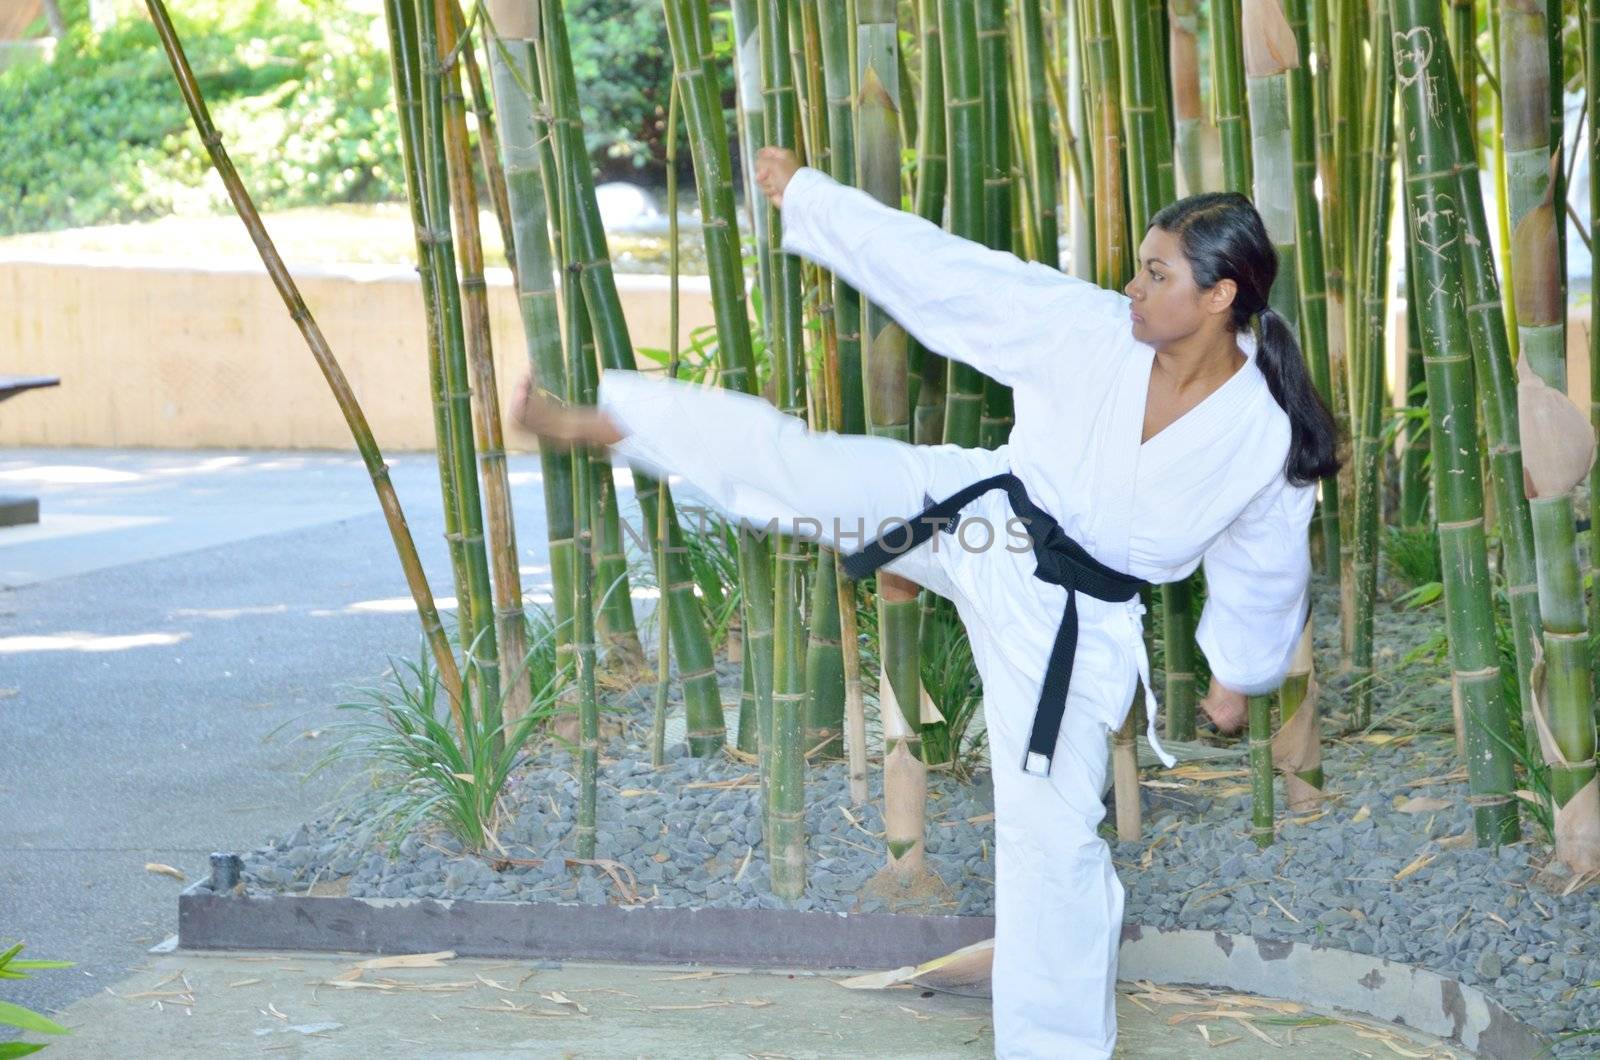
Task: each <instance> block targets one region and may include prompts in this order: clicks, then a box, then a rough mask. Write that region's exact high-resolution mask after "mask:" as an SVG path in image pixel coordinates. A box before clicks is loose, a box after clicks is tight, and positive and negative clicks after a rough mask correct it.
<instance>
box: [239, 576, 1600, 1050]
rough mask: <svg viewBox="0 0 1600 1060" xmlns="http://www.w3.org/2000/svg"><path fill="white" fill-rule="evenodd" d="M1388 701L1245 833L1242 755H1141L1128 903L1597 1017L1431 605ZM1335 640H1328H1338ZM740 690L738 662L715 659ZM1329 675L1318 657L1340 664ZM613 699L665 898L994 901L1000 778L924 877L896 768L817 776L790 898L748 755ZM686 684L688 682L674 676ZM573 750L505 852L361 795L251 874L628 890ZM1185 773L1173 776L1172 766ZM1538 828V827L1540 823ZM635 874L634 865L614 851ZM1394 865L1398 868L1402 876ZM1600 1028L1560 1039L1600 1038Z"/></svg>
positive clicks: (474, 887) (1398, 640) (498, 889)
mask: <svg viewBox="0 0 1600 1060" xmlns="http://www.w3.org/2000/svg"><path fill="white" fill-rule="evenodd" d="M1319 596H1320V600H1319V604H1318V628H1319V630H1320V631H1322V632H1321V633H1320V635H1319V636H1318V645H1317V646H1318V657H1319V663H1320V664H1322V665H1324V666H1331V663H1332V662H1333V661H1334V656H1335V655H1336V649H1337V644H1336V639H1337V636H1338V632H1337V630H1338V627H1337V624H1336V620H1335V619H1334V617H1333V614H1332V612H1331V611H1330V610H1329V608H1330V607H1331V606H1332V602H1331V601H1330V600H1329V597H1330V596H1331V594H1330V593H1328V592H1322V593H1320V594H1319ZM1379 618H1380V621H1379V630H1378V636H1379V641H1380V645H1381V647H1380V658H1379V670H1380V672H1383V673H1385V674H1386V678H1385V682H1384V684H1383V686H1382V687H1381V688H1380V691H1379V694H1378V704H1377V708H1376V712H1377V715H1378V717H1379V718H1380V719H1381V718H1383V717H1384V716H1385V714H1386V713H1388V714H1390V715H1391V716H1399V715H1403V716H1404V717H1405V718H1406V719H1408V720H1409V721H1410V722H1411V723H1412V725H1413V726H1416V727H1414V728H1411V729H1410V730H1409V731H1408V730H1406V729H1400V728H1399V727H1398V726H1395V727H1391V728H1390V729H1389V730H1388V731H1384V732H1374V733H1369V734H1353V735H1350V736H1348V737H1338V736H1336V735H1335V733H1336V732H1337V729H1338V724H1337V722H1336V721H1334V720H1333V715H1334V714H1336V713H1337V712H1338V710H1339V708H1340V706H1341V705H1342V702H1343V690H1342V688H1341V687H1340V683H1339V681H1338V680H1337V679H1333V680H1329V681H1328V682H1327V684H1328V687H1327V688H1326V689H1325V694H1324V697H1323V708H1324V715H1325V718H1327V719H1328V720H1326V721H1325V725H1324V732H1325V737H1324V738H1325V743H1324V764H1325V767H1326V770H1327V774H1328V778H1329V784H1328V794H1329V796H1330V798H1329V799H1328V800H1327V802H1326V803H1325V804H1324V806H1323V808H1322V809H1321V810H1320V811H1317V812H1313V813H1306V814H1294V813H1290V812H1288V811H1287V810H1286V809H1284V807H1283V802H1282V800H1283V794H1282V786H1281V783H1280V785H1279V788H1278V799H1279V802H1278V806H1279V814H1278V820H1279V834H1278V839H1277V842H1276V843H1275V844H1274V845H1272V846H1270V847H1268V848H1266V849H1264V850H1263V849H1259V848H1257V847H1256V845H1255V844H1254V842H1253V841H1252V840H1251V838H1250V820H1249V818H1250V796H1249V792H1248V787H1247V784H1248V778H1247V777H1246V776H1244V774H1243V772H1242V771H1243V769H1244V762H1243V759H1242V758H1234V759H1222V760H1220V761H1219V760H1209V761H1204V762H1195V763H1192V764H1190V765H1188V766H1186V767H1180V769H1179V770H1178V771H1177V772H1176V773H1175V774H1164V773H1163V772H1162V771H1160V770H1155V771H1148V770H1147V771H1146V772H1145V779H1146V780H1147V781H1151V780H1154V781H1157V782H1159V783H1160V784H1161V785H1162V786H1159V787H1148V786H1147V787H1145V788H1144V789H1143V799H1144V805H1145V818H1144V820H1145V825H1144V835H1143V837H1142V838H1141V839H1140V840H1139V841H1137V842H1129V843H1122V842H1118V841H1117V840H1116V838H1115V835H1114V832H1113V830H1112V829H1111V827H1110V822H1111V821H1112V820H1113V818H1112V817H1110V816H1109V815H1108V817H1107V824H1106V825H1105V826H1103V829H1104V832H1105V834H1106V836H1107V839H1108V841H1109V842H1110V843H1111V849H1112V854H1113V857H1114V858H1115V860H1116V864H1117V870H1118V873H1119V875H1120V876H1121V879H1122V881H1123V884H1124V886H1125V888H1126V892H1127V893H1126V915H1127V918H1128V919H1129V920H1131V921H1136V922H1138V923H1141V924H1145V925H1149V926H1154V927H1162V928H1174V927H1187V928H1197V929H1202V930H1216V931H1226V932H1235V933H1242V934H1249V935H1255V936H1258V937H1265V938H1280V939H1293V940H1297V941H1305V942H1313V943H1319V944H1322V945H1327V946H1330V947H1336V948H1340V949H1347V950H1352V951H1355V952H1357V953H1366V954H1373V955H1377V956H1381V957H1386V958H1389V959H1391V960H1396V961H1403V962H1406V963H1410V964H1417V965H1421V966H1424V967H1427V968H1430V969H1432V970H1434V971H1436V972H1439V973H1441V974H1443V975H1446V976H1449V977H1451V978H1455V979H1458V980H1460V981H1462V982H1464V983H1467V984H1470V985H1472V986H1475V987H1478V988H1480V989H1482V990H1484V991H1485V992H1487V993H1488V994H1490V995H1491V996H1493V997H1495V998H1496V999H1498V1000H1499V1001H1501V1002H1502V1003H1503V1004H1505V1005H1506V1006H1507V1008H1509V1009H1510V1010H1511V1011H1512V1012H1513V1013H1514V1014H1515V1015H1517V1016H1518V1017H1519V1018H1521V1019H1523V1020H1525V1021H1526V1022H1527V1023H1529V1024H1530V1025H1531V1026H1533V1027H1535V1028H1536V1029H1538V1030H1539V1031H1541V1032H1544V1033H1546V1034H1558V1033H1561V1032H1566V1031H1573V1030H1578V1029H1583V1028H1590V1027H1600V893H1597V892H1600V888H1597V887H1594V886H1590V887H1586V888H1582V889H1579V890H1577V891H1575V892H1574V893H1570V894H1566V895H1563V894H1562V893H1561V891H1562V890H1563V889H1564V888H1563V881H1562V879H1561V877H1560V875H1559V872H1557V871H1554V870H1553V867H1552V866H1551V865H1550V864H1549V861H1550V857H1549V848H1548V847H1547V846H1546V845H1544V843H1543V842H1542V840H1541V839H1537V838H1534V839H1528V840H1525V841H1524V842H1522V843H1518V844H1515V845H1511V846H1503V847H1499V848H1479V847H1477V846H1475V845H1473V842H1472V834H1471V833H1472V827H1471V817H1470V813H1469V811H1468V808H1467V805H1466V794H1467V792H1466V784H1465V775H1464V773H1463V772H1462V771H1461V769H1460V766H1459V759H1458V758H1457V756H1456V751H1455V744H1454V739H1453V737H1452V736H1451V735H1450V734H1449V732H1448V730H1447V729H1445V731H1434V730H1437V729H1439V728H1443V727H1445V726H1447V725H1448V719H1449V714H1448V711H1449V686H1448V680H1447V678H1446V677H1445V676H1444V671H1443V669H1442V667H1441V666H1440V665H1439V664H1438V663H1437V662H1434V661H1429V660H1423V661H1422V662H1419V663H1415V664H1412V665H1401V658H1402V657H1403V656H1404V655H1405V653H1406V652H1408V651H1409V650H1410V649H1412V648H1413V647H1415V646H1416V645H1417V644H1418V643H1420V642H1421V641H1422V640H1424V639H1426V637H1427V636H1428V635H1429V633H1430V632H1431V631H1432V630H1433V629H1434V628H1437V623H1438V622H1439V621H1441V620H1442V614H1441V613H1440V612H1438V611H1437V610H1432V611H1423V612H1418V613H1408V612H1392V611H1388V610H1385V611H1383V612H1381V613H1380V616H1379ZM1330 638H1331V639H1330ZM718 670H719V676H720V683H722V684H723V686H724V688H725V689H727V693H728V694H727V695H726V696H725V700H726V701H727V702H730V703H731V702H736V699H737V689H738V671H737V667H736V666H730V665H728V664H726V663H723V664H721V665H720V666H719V667H718ZM1325 672H1326V671H1325ZM637 692H640V693H643V695H639V694H634V693H630V694H628V695H626V696H624V697H619V698H617V699H616V702H617V703H618V704H620V705H623V706H624V707H625V708H626V709H625V713H624V716H623V725H622V729H623V733H622V734H621V735H618V736H614V737H613V738H612V739H611V740H610V741H609V743H608V746H607V749H606V751H605V752H604V753H603V755H602V763H601V776H600V792H599V806H598V813H597V820H598V821H599V836H598V843H597V854H598V856H599V857H601V858H608V859H614V861H615V862H618V863H620V864H621V865H622V866H626V870H627V872H625V873H622V875H623V876H624V878H626V876H627V875H628V873H631V877H632V878H631V880H630V881H629V884H630V885H631V886H632V887H634V888H636V892H637V894H638V895H639V896H641V897H642V898H643V899H644V900H646V901H649V902H651V903H653V904H658V905H664V906H734V907H766V908H795V909H820V910H835V911H852V912H862V911H885V910H892V911H902V912H919V913H951V914H962V915H986V914H989V913H990V912H991V911H992V908H993V896H994V895H993V861H992V858H993V830H992V811H993V795H992V788H991V786H990V783H989V779H988V775H987V773H986V772H984V771H980V772H979V773H978V774H977V775H976V776H974V777H972V778H970V779H967V780H960V779H957V778H956V777H954V776H952V775H951V774H949V773H946V772H940V771H932V772H930V774H929V778H928V784H929V793H930V807H929V824H928V829H927V845H928V865H929V867H930V869H932V871H933V873H935V874H936V875H937V877H938V880H937V881H934V882H933V883H932V885H931V886H930V887H927V888H923V889H922V890H921V891H920V892H919V894H918V895H916V896H914V897H912V896H907V895H888V894H884V893H881V892H880V891H879V889H878V888H875V887H874V886H872V884H871V881H872V879H873V877H874V875H875V874H876V873H877V872H878V870H879V869H880V868H882V866H883V863H884V860H885V856H886V855H885V851H884V848H883V842H882V830H883V821H882V814H881V809H880V802H881V799H880V796H881V776H880V774H879V773H878V771H877V769H876V763H874V769H873V770H872V771H871V772H870V776H871V793H872V800H871V801H870V802H869V803H867V804H866V805H864V806H862V807H859V808H857V807H852V806H851V804H850V799H849V793H848V783H847V777H846V770H845V766H844V764H843V763H839V762H829V763H812V764H811V765H810V766H809V767H808V770H807V773H806V785H807V802H808V808H807V812H806V826H807V830H808V853H809V862H808V884H807V890H806V893H805V895H804V896H803V897H801V898H800V899H798V900H797V901H795V902H793V903H787V902H784V901H782V900H780V899H777V898H775V897H774V896H773V895H771V894H770V893H768V890H767V863H766V856H765V851H764V847H763V844H762V841H761V825H760V817H759V814H758V812H757V810H758V805H759V791H758V787H757V784H756V783H755V781H756V773H755V769H754V767H753V766H750V765H747V764H745V763H742V762H740V761H737V760H736V759H734V758H733V757H729V756H720V757H715V758H709V759H696V758H691V757H689V756H688V755H687V754H686V753H685V749H684V747H683V745H682V744H681V743H680V744H678V745H676V746H669V751H668V758H669V761H668V762H667V763H666V765H664V766H663V767H662V768H661V769H659V770H655V769H652V767H651V766H650V763H649V761H648V757H647V755H646V754H645V752H644V751H643V748H644V747H645V746H646V735H647V733H648V710H647V708H646V706H645V704H646V703H647V702H648V694H649V689H648V687H644V688H641V689H639V690H637ZM673 698H674V699H676V695H675V694H674V697H673ZM573 769H574V766H573V763H572V762H571V760H570V757H569V756H568V755H567V754H566V752H564V751H562V750H560V749H558V748H555V747H553V746H547V747H545V748H543V749H541V750H539V751H538V752H537V753H535V754H534V755H533V756H532V757H531V759H530V761H529V763H528V765H527V767H526V768H525V769H524V770H523V771H522V772H521V773H520V774H519V775H518V776H517V777H516V778H514V781H513V784H512V785H511V787H510V788H509V790H508V795H507V807H508V812H507V819H506V821H505V823H504V826H503V827H502V829H501V831H500V835H499V838H500V841H501V843H502V844H503V846H504V848H505V854H506V856H507V858H509V863H507V861H506V860H505V859H502V860H501V861H500V863H499V866H498V871H497V866H496V864H495V863H494V862H493V861H491V860H486V859H485V858H482V857H478V856H474V855H469V854H465V853H463V852H462V851H461V849H460V846H459V844H457V843H456V842H455V841H454V840H452V839H451V838H450V837H448V836H446V835H444V834H443V833H442V832H441V831H439V830H437V829H431V828H430V829H424V830H422V831H419V832H416V833H414V834H412V835H409V836H407V837H406V838H404V839H403V840H401V841H400V842H399V844H398V848H397V849H396V848H393V847H392V846H391V844H389V843H387V842H380V841H378V840H377V839H375V838H374V837H372V836H371V835H369V834H367V830H366V829H365V828H364V827H363V825H362V820H363V815H362V805H363V803H362V799H360V798H357V799H355V800H348V801H347V802H346V803H345V804H344V807H343V808H342V810H341V811H340V812H335V813H331V814H329V815H328V816H326V817H323V818H319V819H318V820H316V821H312V822H308V823H307V824H304V825H301V826H300V827H298V828H296V829H294V830H293V831H292V832H290V833H288V834H284V835H281V836H277V837H273V838H272V839H271V840H270V841H269V842H268V843H266V844H264V845H263V846H261V847H259V848H257V849H256V850H254V851H252V852H250V853H248V854H246V855H244V865H245V881H246V886H247V887H248V888H249V889H251V890H253V891H258V892H271V893H306V892H307V891H308V890H311V889H313V888H314V887H315V888H316V889H315V892H314V893H328V888H329V886H330V884H331V885H333V886H334V887H335V888H336V890H337V891H338V892H341V893H348V894H349V895H351V896H369V897H388V898H402V897H440V898H444V897H448V898H473V899H493V900H516V901H555V902H587V903H600V902H607V901H620V900H622V896H623V893H624V889H623V887H621V886H619V885H618V883H617V882H616V881H615V880H613V878H612V877H611V876H610V875H609V874H608V873H606V872H604V871H601V870H598V869H597V868H595V867H593V866H582V865H569V864H568V863H567V861H566V858H567V857H569V856H570V855H571V853H572V840H571V830H572V825H573V816H574V814H575V812H576V804H577V780H576V775H575V772H574V771H573ZM1174 784H1177V785H1182V787H1173V786H1172V785H1174ZM1525 827H1526V831H1527V832H1528V833H1529V834H1530V835H1533V833H1534V832H1535V831H1536V829H1535V827H1534V825H1533V824H1532V822H1531V821H1525ZM619 871H621V870H619ZM1397 877H1398V879H1397ZM1597 1046H1600V1037H1587V1038H1583V1039H1578V1040H1574V1041H1572V1042H1568V1043H1566V1044H1565V1045H1559V1046H1557V1047H1556V1049H1555V1052H1554V1055H1556V1056H1586V1055H1595V1050H1596V1048H1597Z"/></svg>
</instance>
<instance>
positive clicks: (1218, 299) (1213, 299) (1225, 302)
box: [1206, 277, 1239, 313]
mask: <svg viewBox="0 0 1600 1060" xmlns="http://www.w3.org/2000/svg"><path fill="white" fill-rule="evenodd" d="M1238 293H1239V285H1238V284H1237V283H1235V282H1234V281H1233V280H1230V279H1228V278H1226V277H1224V278H1223V279H1220V280H1218V281H1217V282H1216V283H1214V284H1212V285H1211V290H1209V291H1207V292H1206V312H1208V313H1226V312H1228V311H1229V310H1230V309H1232V308H1233V300H1234V298H1235V297H1236V296H1237V295H1238Z"/></svg>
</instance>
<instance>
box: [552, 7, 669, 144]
mask: <svg viewBox="0 0 1600 1060" xmlns="http://www.w3.org/2000/svg"><path fill="white" fill-rule="evenodd" d="M566 13H567V27H568V35H569V37H570V39H571V42H572V68H573V73H574V74H575V75H576V77H577V79H578V98H579V99H580V100H582V107H583V139H584V145H585V146H586V147H587V148H588V149H589V152H590V153H591V154H592V155H593V156H594V157H595V159H596V160H597V161H599V160H604V159H607V158H610V159H615V160H617V162H618V163H620V164H621V168H623V170H624V172H627V171H631V170H637V169H643V168H646V167H649V168H652V169H656V168H659V167H660V166H661V165H662V164H663V163H664V162H665V160H666V157H667V146H666V139H665V137H666V124H667V95H668V93H669V92H670V91H671V88H672V53H671V50H670V49H669V48H668V46H667V24H666V20H665V19H664V18H662V16H661V3H660V0H570V2H569V3H568V4H567V5H566Z"/></svg>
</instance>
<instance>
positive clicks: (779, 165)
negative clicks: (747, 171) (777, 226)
mask: <svg viewBox="0 0 1600 1060" xmlns="http://www.w3.org/2000/svg"><path fill="white" fill-rule="evenodd" d="M799 168H800V159H799V157H798V156H797V155H796V154H795V153H794V152H793V151H791V150H789V149H788V148H787V147H763V148H762V149H761V150H759V151H757V152H756V185H757V186H758V187H760V189H761V193H762V194H763V195H765V196H766V197H767V198H768V199H771V200H772V205H774V206H780V207H781V206H782V205H783V189H784V188H787V187H788V186H789V178H790V177H792V176H794V174H795V170H797V169H799Z"/></svg>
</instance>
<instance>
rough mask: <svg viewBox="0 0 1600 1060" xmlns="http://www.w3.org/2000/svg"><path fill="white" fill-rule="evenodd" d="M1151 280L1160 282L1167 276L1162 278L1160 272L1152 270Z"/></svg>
mask: <svg viewBox="0 0 1600 1060" xmlns="http://www.w3.org/2000/svg"><path fill="white" fill-rule="evenodd" d="M1150 278H1151V279H1152V280H1158V281H1159V280H1164V279H1166V277H1165V276H1162V275H1161V274H1160V273H1159V272H1156V271H1154V270H1152V271H1151V273H1150Z"/></svg>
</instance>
